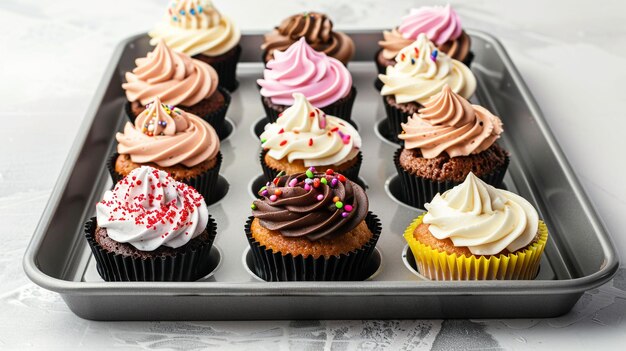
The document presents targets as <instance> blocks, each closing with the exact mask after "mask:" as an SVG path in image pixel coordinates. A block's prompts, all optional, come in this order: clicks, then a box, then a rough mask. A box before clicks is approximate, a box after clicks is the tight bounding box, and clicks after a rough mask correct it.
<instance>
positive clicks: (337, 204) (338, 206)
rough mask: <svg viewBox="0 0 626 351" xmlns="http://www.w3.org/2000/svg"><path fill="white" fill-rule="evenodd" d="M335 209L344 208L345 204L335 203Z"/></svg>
mask: <svg viewBox="0 0 626 351" xmlns="http://www.w3.org/2000/svg"><path fill="white" fill-rule="evenodd" d="M335 207H337V208H342V207H343V202H341V201H337V202H335Z"/></svg>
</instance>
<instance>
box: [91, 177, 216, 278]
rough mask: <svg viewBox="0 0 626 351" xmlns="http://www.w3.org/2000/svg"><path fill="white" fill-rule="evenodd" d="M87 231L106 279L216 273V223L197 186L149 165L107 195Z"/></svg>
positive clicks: (126, 178)
mask: <svg viewBox="0 0 626 351" xmlns="http://www.w3.org/2000/svg"><path fill="white" fill-rule="evenodd" d="M85 235H86V238H87V241H88V243H89V245H90V247H91V249H92V252H93V254H94V257H95V260H96V263H97V268H98V273H100V276H101V277H102V278H103V279H104V280H106V281H193V280H197V279H200V278H202V277H203V276H205V275H207V274H209V273H210V272H209V270H210V268H211V267H210V264H209V252H210V251H211V247H212V245H213V241H214V239H215V235H216V225H215V221H214V220H213V219H212V218H211V216H210V215H209V213H208V209H207V207H206V205H205V203H204V199H203V198H202V195H200V194H199V193H198V192H197V191H196V190H195V189H194V188H192V187H190V186H188V185H186V184H184V183H180V182H177V181H176V180H174V179H173V178H171V177H170V176H169V175H168V174H167V173H165V172H164V171H161V170H158V169H156V168H152V167H148V166H143V167H140V168H137V169H135V170H133V171H132V172H131V173H130V174H129V175H128V176H127V177H125V178H123V179H122V180H120V181H119V182H118V183H117V184H116V185H115V187H114V188H113V189H112V190H109V191H107V192H106V193H105V194H104V197H103V199H102V200H101V201H100V202H98V204H97V205H96V217H94V218H92V219H91V220H89V222H88V223H87V224H86V226H85Z"/></svg>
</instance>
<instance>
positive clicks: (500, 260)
mask: <svg viewBox="0 0 626 351" xmlns="http://www.w3.org/2000/svg"><path fill="white" fill-rule="evenodd" d="M426 209H427V211H428V212H427V213H426V214H424V215H422V216H420V217H418V218H417V219H416V220H415V221H413V223H411V225H410V226H409V227H408V228H407V229H406V231H405V233H404V238H405V239H406V240H407V242H408V243H409V246H410V248H411V251H412V253H413V257H414V258H415V263H416V265H417V268H418V271H419V273H420V274H422V275H424V276H425V277H427V278H429V279H434V280H491V279H500V280H513V279H534V278H535V277H536V276H537V273H538V271H539V263H540V262H541V254H542V252H543V250H544V248H545V246H546V242H547V239H548V229H547V227H546V225H545V224H544V223H543V222H542V221H541V220H539V217H538V215H537V211H536V210H535V209H534V208H533V206H532V205H531V204H530V203H529V202H528V201H526V200H525V199H524V198H522V197H521V196H519V195H516V194H513V193H511V192H508V191H505V190H500V189H496V188H494V187H492V186H490V185H488V184H486V183H484V182H483V181H482V180H480V179H479V178H478V177H476V176H474V174H473V173H470V174H468V176H467V178H466V179H465V181H464V182H463V183H462V184H460V185H457V186H455V187H454V188H453V189H451V190H448V191H446V192H445V193H443V194H437V196H435V198H434V199H432V201H431V202H430V203H427V204H426Z"/></svg>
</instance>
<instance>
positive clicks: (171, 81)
mask: <svg viewBox="0 0 626 351" xmlns="http://www.w3.org/2000/svg"><path fill="white" fill-rule="evenodd" d="M135 63H136V64H137V67H135V69H133V71H132V72H126V81H127V83H124V84H122V88H124V90H126V97H127V98H128V101H137V100H139V102H141V104H142V105H147V104H148V103H150V102H152V100H154V98H155V97H159V99H161V101H162V102H163V103H165V104H168V105H183V106H193V105H195V104H197V103H198V102H200V101H201V100H202V99H206V98H208V97H210V96H211V95H213V93H214V92H215V90H216V89H217V85H218V78H217V72H215V70H214V69H213V67H211V66H209V65H208V64H206V63H204V62H202V61H199V60H195V59H192V58H191V57H189V56H187V55H185V54H181V53H177V52H175V51H173V50H172V49H170V48H169V47H168V46H167V45H166V44H165V42H164V41H163V40H160V41H159V42H158V43H157V46H156V47H155V48H154V50H153V51H152V52H149V53H148V55H147V56H146V57H142V58H138V59H137V60H136V61H135Z"/></svg>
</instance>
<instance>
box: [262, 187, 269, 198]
mask: <svg viewBox="0 0 626 351" xmlns="http://www.w3.org/2000/svg"><path fill="white" fill-rule="evenodd" d="M269 194H270V192H269V191H267V189H265V190H263V191H261V196H265V197H267V195H269Z"/></svg>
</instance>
